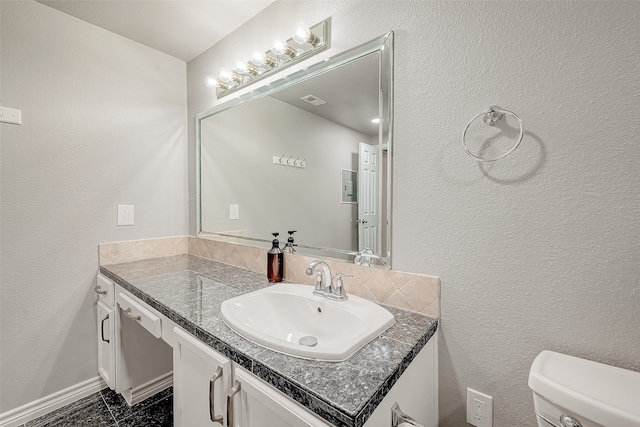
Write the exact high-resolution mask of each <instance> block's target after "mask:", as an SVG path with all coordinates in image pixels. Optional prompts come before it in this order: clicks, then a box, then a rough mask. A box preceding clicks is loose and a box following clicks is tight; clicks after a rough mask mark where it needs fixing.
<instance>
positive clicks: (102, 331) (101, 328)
mask: <svg viewBox="0 0 640 427" xmlns="http://www.w3.org/2000/svg"><path fill="white" fill-rule="evenodd" d="M108 318H109V315H108V314H107V315H106V316H104V319H102V322H100V335H102V341H104V342H106V343H107V344H109V340H106V339H104V321H105V320H107V319H108Z"/></svg>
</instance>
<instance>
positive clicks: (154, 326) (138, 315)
mask: <svg viewBox="0 0 640 427" xmlns="http://www.w3.org/2000/svg"><path fill="white" fill-rule="evenodd" d="M118 305H119V306H120V309H121V310H122V313H121V315H124V316H127V317H129V318H131V319H133V320H135V321H136V322H138V323H139V324H140V325H142V327H143V328H145V329H146V330H147V331H149V333H151V335H153V336H154V337H156V338H160V337H161V336H162V322H161V321H160V317H159V316H156V315H155V314H154V313H152V312H151V310H150V309H148V308H146V307H148V306H147V305H146V304H145V303H144V302H142V301H140V300H139V299H137V298H136V297H134V296H133V295H131V296H129V295H125V294H124V293H122V292H119V293H118Z"/></svg>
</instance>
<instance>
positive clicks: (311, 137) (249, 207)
mask: <svg viewBox="0 0 640 427" xmlns="http://www.w3.org/2000/svg"><path fill="white" fill-rule="evenodd" d="M201 135H202V140H203V141H204V144H203V145H202V153H201V161H202V164H203V168H202V169H203V172H202V176H201V189H202V194H203V197H202V217H201V218H202V228H203V230H204V231H211V232H216V231H218V232H220V231H233V230H247V231H248V236H249V237H254V238H260V239H265V240H269V239H271V238H272V237H271V233H272V232H274V231H277V232H279V233H280V240H281V242H282V243H284V242H285V241H286V240H287V230H297V231H298V232H297V233H296V235H295V240H296V242H297V243H299V244H305V245H311V246H320V247H325V248H338V249H344V250H357V249H358V233H357V228H356V222H355V221H356V219H357V216H358V209H357V205H356V204H344V203H341V198H340V195H341V194H340V187H341V173H340V170H341V169H350V170H358V160H357V157H358V149H359V145H358V143H359V142H366V141H368V139H369V137H368V136H367V135H365V134H362V133H359V132H356V131H354V130H353V129H349V128H346V127H344V126H342V125H339V124H337V123H334V122H332V121H329V120H326V119H324V118H322V117H320V116H317V115H315V114H312V113H309V112H307V111H305V110H302V109H300V108H296V107H293V106H291V105H289V104H287V103H285V102H282V101H280V100H278V99H275V98H271V97H265V98H262V99H259V100H256V101H253V102H250V103H247V104H244V105H242V106H241V107H237V108H235V109H231V110H227V111H225V112H224V113H222V114H220V115H214V116H211V117H208V118H207V119H205V120H203V121H202V133H201ZM283 153H284V155H285V156H293V158H294V159H295V158H299V159H300V160H302V159H306V168H304V169H300V168H295V167H284V166H279V165H274V164H273V163H272V158H273V156H274V155H276V156H281V155H283ZM257 177H259V178H257ZM230 204H239V207H240V219H239V220H229V205H230ZM300 206H305V207H308V208H305V209H300ZM312 206H313V208H311V207H312ZM265 247H267V248H270V247H271V245H265Z"/></svg>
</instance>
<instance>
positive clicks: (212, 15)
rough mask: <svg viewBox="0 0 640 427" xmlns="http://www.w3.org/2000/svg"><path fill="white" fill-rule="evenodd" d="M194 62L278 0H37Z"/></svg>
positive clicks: (186, 60) (176, 56)
mask: <svg viewBox="0 0 640 427" xmlns="http://www.w3.org/2000/svg"><path fill="white" fill-rule="evenodd" d="M36 1H37V2H38V3H42V4H44V5H46V6H49V7H52V8H54V9H57V10H59V11H61V12H64V13H66V14H68V15H71V16H75V17H76V18H79V19H81V20H83V21H86V22H89V23H91V24H93V25H96V26H98V27H101V28H104V29H105V30H108V31H111V32H113V33H116V34H119V35H121V36H123V37H126V38H128V39H131V40H133V41H136V42H138V43H141V44H143V45H146V46H149V47H151V48H154V49H157V50H159V51H161V52H164V53H166V54H168V55H171V56H173V57H175V58H178V59H181V60H183V61H185V62H188V61H190V60H192V59H193V58H195V57H196V56H198V55H200V54H201V53H202V52H204V51H205V50H207V49H208V48H209V47H211V46H212V45H214V44H215V43H217V42H218V41H220V40H221V39H223V38H224V37H225V36H227V35H228V34H229V33H231V32H232V31H233V30H235V29H236V28H238V27H240V26H241V25H242V24H243V23H245V22H246V21H248V20H249V19H251V18H252V17H253V16H254V15H256V14H257V13H258V12H260V11H261V10H262V9H264V8H265V7H267V6H268V5H270V4H271V3H273V1H274V0H199V1H196V0H36Z"/></svg>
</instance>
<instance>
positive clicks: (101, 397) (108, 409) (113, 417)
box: [99, 390, 118, 427]
mask: <svg viewBox="0 0 640 427" xmlns="http://www.w3.org/2000/svg"><path fill="white" fill-rule="evenodd" d="M99 393H100V400H102V403H103V404H104V406H106V407H107V411H109V415H111V418H112V419H113V422H114V423H116V427H118V420H116V417H115V416H114V415H113V412H111V408H109V405H107V401H106V400H105V399H104V396H103V395H102V390H100V391H99Z"/></svg>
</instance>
